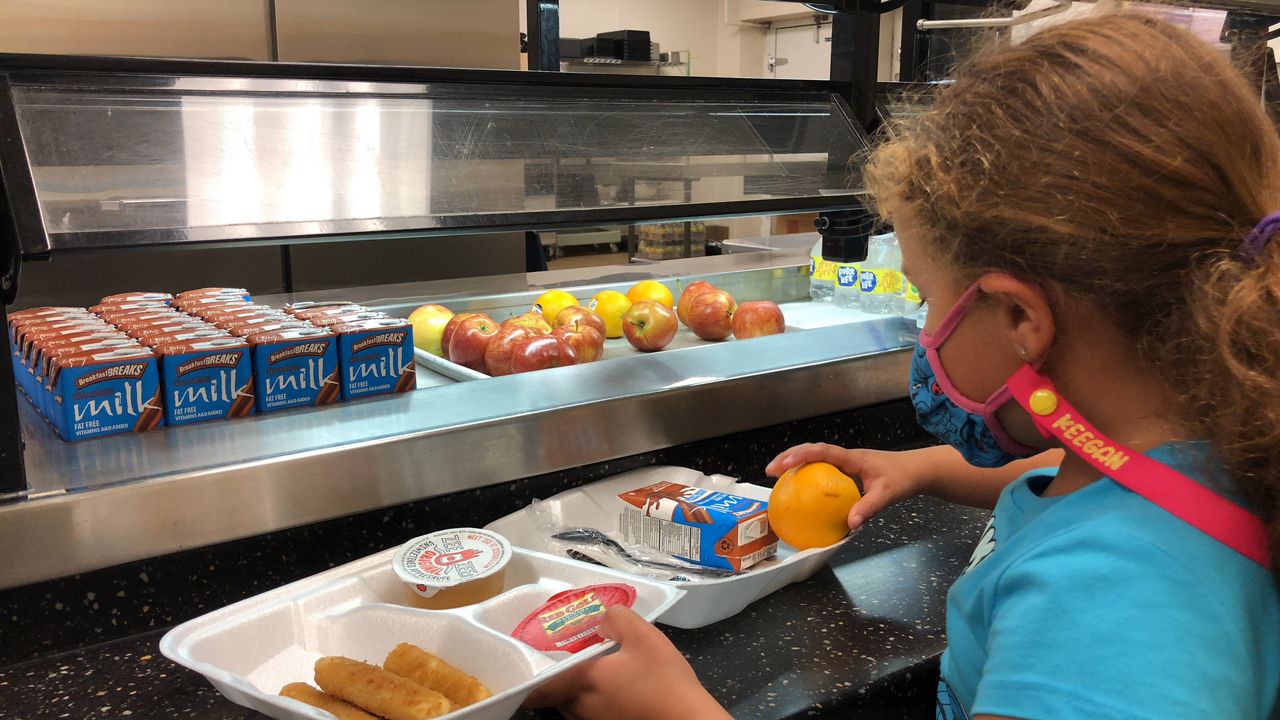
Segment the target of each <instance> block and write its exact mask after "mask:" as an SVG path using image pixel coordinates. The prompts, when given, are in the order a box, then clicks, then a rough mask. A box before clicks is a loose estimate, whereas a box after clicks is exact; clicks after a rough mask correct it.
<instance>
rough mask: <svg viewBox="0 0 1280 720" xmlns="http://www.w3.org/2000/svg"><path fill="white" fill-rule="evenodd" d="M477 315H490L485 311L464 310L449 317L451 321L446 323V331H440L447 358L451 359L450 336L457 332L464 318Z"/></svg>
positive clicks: (441, 346)
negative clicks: (470, 311) (469, 311)
mask: <svg viewBox="0 0 1280 720" xmlns="http://www.w3.org/2000/svg"><path fill="white" fill-rule="evenodd" d="M477 315H484V317H489V316H488V315H485V314H484V313H468V312H464V313H458V314H457V315H454V316H453V317H452V318H450V319H449V322H447V323H445V326H444V332H442V333H440V349H441V351H442V352H444V359H445V360H448V359H449V338H452V337H453V334H454V333H455V332H457V330H458V326H459V325H461V324H462V321H463V320H466V319H467V318H469V317H475V316H477Z"/></svg>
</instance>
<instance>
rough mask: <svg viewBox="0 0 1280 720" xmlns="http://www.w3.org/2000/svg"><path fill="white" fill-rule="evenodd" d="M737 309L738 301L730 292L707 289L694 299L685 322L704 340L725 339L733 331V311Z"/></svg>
mask: <svg viewBox="0 0 1280 720" xmlns="http://www.w3.org/2000/svg"><path fill="white" fill-rule="evenodd" d="M737 309H738V303H737V302H735V301H734V299H733V296H732V295H730V294H729V293H727V292H725V291H723V290H706V291H703V292H701V293H698V295H697V297H695V298H694V299H693V304H691V305H690V306H689V315H688V321H687V322H686V323H685V324H686V325H688V326H689V329H690V330H692V331H693V334H694V335H697V336H698V337H700V338H702V339H703V340H724V339H725V338H727V337H729V334H730V333H732V332H733V311H734V310H737Z"/></svg>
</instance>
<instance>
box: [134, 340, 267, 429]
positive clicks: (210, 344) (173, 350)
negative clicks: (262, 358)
mask: <svg viewBox="0 0 1280 720" xmlns="http://www.w3.org/2000/svg"><path fill="white" fill-rule="evenodd" d="M155 353H156V355H158V356H159V357H160V378H161V383H162V385H163V386H164V418H165V422H166V423H168V424H169V425H185V424H186V423H192V422H200V421H201V420H220V419H223V418H233V417H240V416H242V415H248V414H250V413H252V412H253V411H254V397H253V392H254V391H253V362H252V360H251V359H250V357H249V343H247V342H245V341H244V340H242V339H241V338H234V337H229V336H228V337H214V338H209V339H203V338H202V339H197V340H182V341H178V342H171V343H168V344H162V345H156V346H155Z"/></svg>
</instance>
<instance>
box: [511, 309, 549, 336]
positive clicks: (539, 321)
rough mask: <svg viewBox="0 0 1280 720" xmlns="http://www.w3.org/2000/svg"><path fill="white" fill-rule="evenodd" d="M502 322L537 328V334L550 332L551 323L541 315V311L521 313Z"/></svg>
mask: <svg viewBox="0 0 1280 720" xmlns="http://www.w3.org/2000/svg"><path fill="white" fill-rule="evenodd" d="M502 324H503V325H517V326H523V327H527V328H530V329H533V330H537V331H538V334H539V335H548V334H550V333H551V323H549V322H547V319H546V318H544V317H542V313H536V312H527V313H521V314H519V315H516V316H514V317H509V318H507V319H506V320H503V321H502Z"/></svg>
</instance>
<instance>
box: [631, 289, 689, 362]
mask: <svg viewBox="0 0 1280 720" xmlns="http://www.w3.org/2000/svg"><path fill="white" fill-rule="evenodd" d="M679 327H680V325H679V323H677V322H676V313H675V311H674V310H672V309H671V308H669V307H667V306H666V305H663V304H662V303H660V302H655V301H653V300H641V301H640V302H638V303H636V304H634V305H632V306H631V309H630V310H628V311H627V312H626V314H625V315H623V316H622V333H623V334H624V335H626V336H627V342H629V343H631V346H632V347H634V348H635V349H637V350H643V351H645V352H653V351H654V350H661V349H662V348H664V347H666V346H667V345H668V344H670V343H671V340H672V338H674V337H675V336H676V330H677V329H679Z"/></svg>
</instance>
